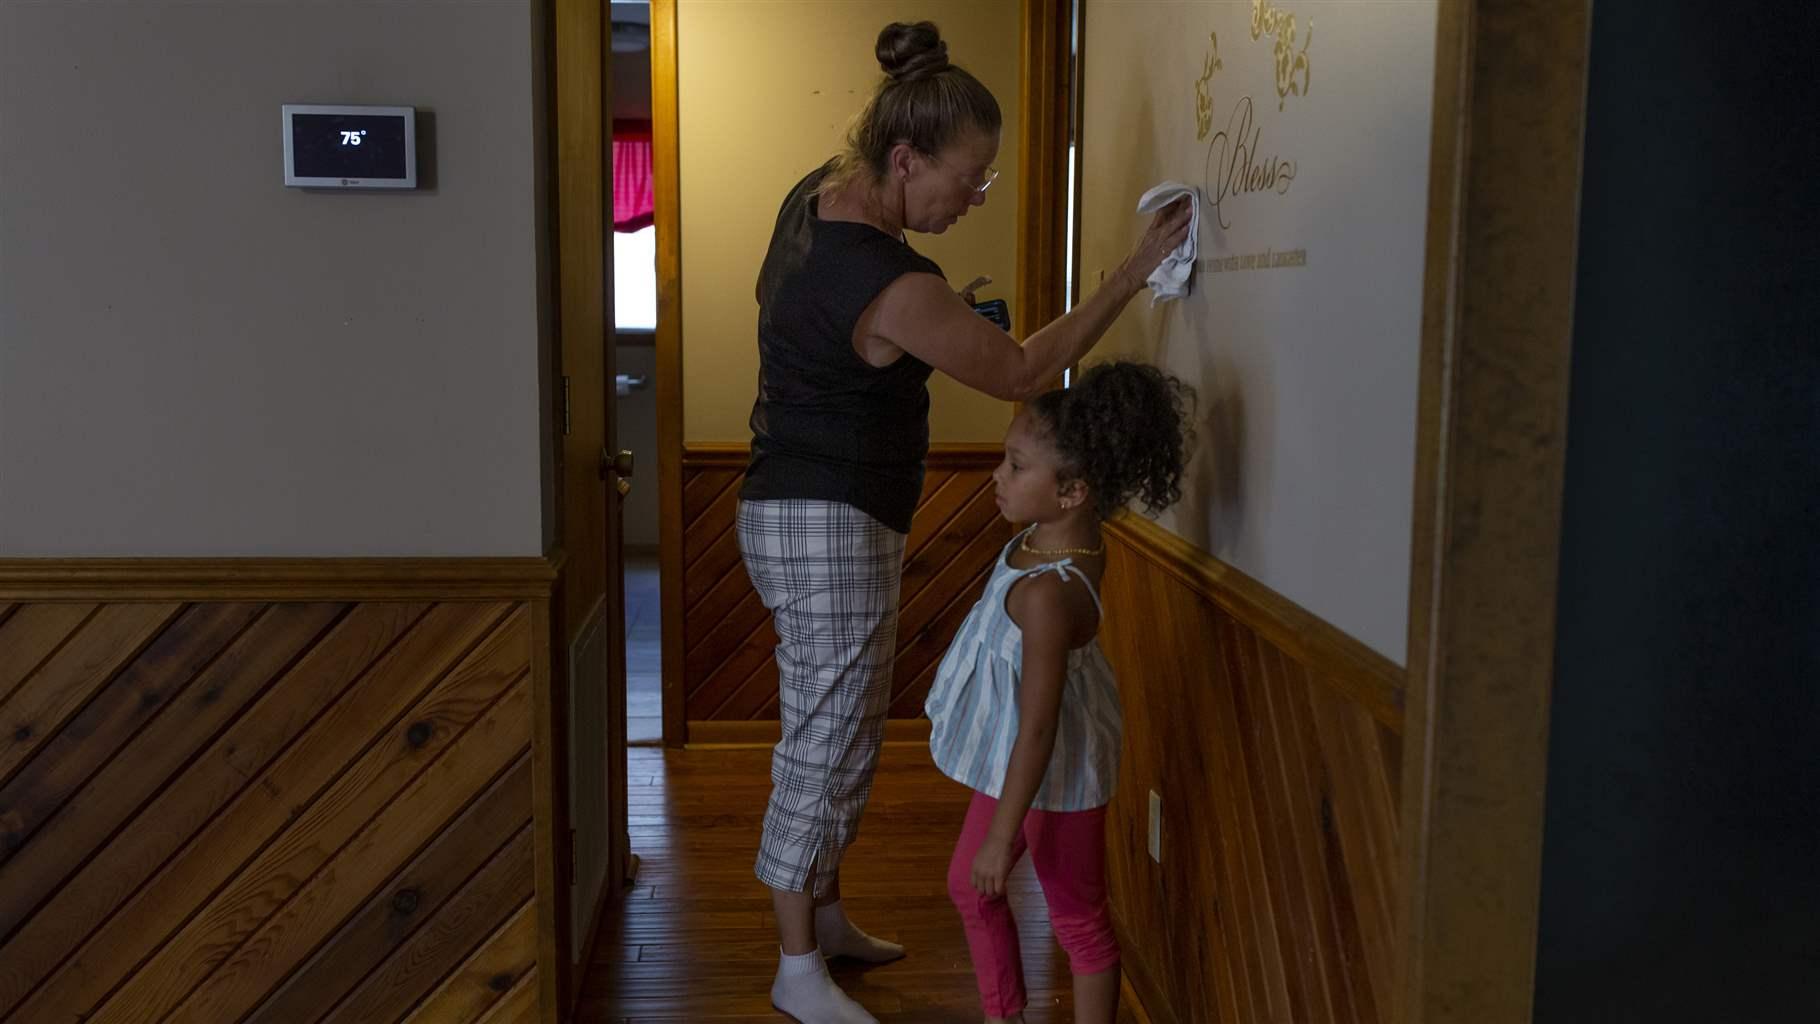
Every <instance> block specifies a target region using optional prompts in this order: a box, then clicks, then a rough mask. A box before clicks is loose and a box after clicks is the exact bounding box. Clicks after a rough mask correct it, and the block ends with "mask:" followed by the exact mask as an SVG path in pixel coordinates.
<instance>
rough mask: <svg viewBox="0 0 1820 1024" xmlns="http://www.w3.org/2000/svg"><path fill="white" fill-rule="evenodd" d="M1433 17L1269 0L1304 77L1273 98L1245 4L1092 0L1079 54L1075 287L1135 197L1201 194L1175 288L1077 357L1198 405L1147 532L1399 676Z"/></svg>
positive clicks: (1110, 246)
mask: <svg viewBox="0 0 1820 1024" xmlns="http://www.w3.org/2000/svg"><path fill="white" fill-rule="evenodd" d="M1436 7H1437V5H1436V4H1435V3H1434V2H1433V0H1423V2H1397V3H1379V2H1371V3H1365V2H1361V3H1344V4H1333V3H1325V4H1313V3H1300V2H1296V0H1289V2H1281V3H1278V4H1276V5H1275V6H1274V7H1272V9H1273V10H1280V11H1287V12H1289V13H1291V14H1294V15H1295V16H1296V17H1298V18H1299V19H1301V20H1300V21H1299V31H1298V34H1297V35H1296V39H1297V45H1296V46H1295V47H1294V50H1295V52H1296V53H1298V54H1301V53H1302V51H1303V50H1304V49H1306V51H1307V52H1306V54H1305V55H1304V56H1306V57H1307V59H1308V61H1309V62H1310V63H1311V65H1312V70H1311V72H1310V73H1309V75H1308V76H1307V78H1306V80H1304V79H1303V78H1302V77H1301V76H1297V77H1296V78H1295V79H1294V83H1295V84H1296V85H1297V91H1295V92H1287V94H1286V95H1285V94H1279V92H1278V82H1279V79H1278V64H1277V56H1276V45H1275V44H1276V41H1277V40H1276V38H1275V37H1273V36H1271V35H1269V34H1265V33H1262V32H1261V33H1260V34H1259V37H1258V38H1256V39H1253V38H1252V35H1251V31H1250V27H1251V11H1252V8H1251V7H1249V6H1248V5H1245V4H1232V3H1225V4H1124V3H1115V2H1111V0H1089V2H1088V4H1087V8H1086V10H1085V12H1084V19H1085V20H1084V26H1085V27H1084V29H1083V33H1084V36H1083V40H1082V43H1081V50H1082V54H1083V60H1082V64H1083V67H1084V68H1085V79H1084V82H1083V88H1082V115H1081V116H1082V122H1083V123H1082V129H1081V140H1082V145H1081V172H1080V173H1081V222H1080V223H1081V235H1080V237H1081V250H1080V251H1081V274H1082V277H1083V278H1084V280H1085V281H1086V282H1087V283H1088V285H1089V287H1091V285H1092V283H1093V282H1095V281H1097V280H1098V279H1099V275H1100V274H1101V273H1102V272H1103V271H1104V270H1105V269H1107V268H1110V267H1112V266H1115V265H1116V263H1117V261H1118V260H1120V259H1122V258H1123V257H1124V255H1125V254H1126V253H1127V252H1128V251H1129V249H1130V246H1131V244H1132V242H1133V241H1134V240H1135V239H1136V238H1137V237H1138V235H1139V233H1140V232H1141V230H1142V227H1143V223H1144V221H1143V218H1140V217H1138V216H1136V215H1135V214H1134V213H1133V209H1134V206H1135V203H1136V200H1137V198H1138V196H1140V195H1141V194H1142V193H1143V192H1144V190H1145V189H1147V188H1149V187H1150V186H1151V185H1154V184H1156V183H1157V182H1159V181H1164V180H1176V181H1181V182H1184V183H1188V184H1191V185H1194V186H1197V187H1198V188H1200V189H1201V191H1202V195H1203V197H1204V199H1205V201H1204V203H1203V205H1202V207H1201V219H1200V233H1199V239H1200V248H1199V262H1198V263H1197V266H1196V268H1195V275H1194V280H1193V291H1192V293H1191V294H1190V295H1189V296H1187V297H1186V298H1184V299H1182V300H1180V301H1176V302H1171V303H1167V304H1165V305H1162V306H1158V307H1155V308H1152V307H1151V306H1150V304H1149V301H1148V299H1145V298H1139V299H1138V300H1137V301H1136V302H1134V303H1132V305H1131V307H1130V308H1129V309H1127V310H1126V311H1125V314H1124V315H1123V316H1122V317H1120V318H1119V320H1118V322H1117V323H1115V324H1114V325H1113V328H1112V330H1110V331H1109V332H1108V333H1107V335H1106V339H1105V341H1104V342H1103V343H1102V344H1101V345H1100V347H1099V349H1098V350H1097V351H1096V352H1095V353H1094V355H1093V357H1092V358H1091V359H1090V360H1089V362H1091V361H1093V360H1097V359H1103V358H1107V357H1111V356H1127V357H1135V358H1139V359H1145V360H1149V361H1152V362H1155V363H1157V364H1159V365H1161V366H1163V367H1164V368H1166V369H1168V370H1170V371H1171V372H1173V373H1175V374H1177V375H1179V376H1181V377H1182V378H1184V379H1185V380H1187V381H1188V382H1189V383H1190V384H1193V385H1194V386H1195V387H1196V388H1198V389H1199V392H1200V416H1201V419H1200V422H1199V423H1198V424H1197V427H1198V432H1199V435H1200V440H1201V444H1200V447H1199V451H1198V454H1197V457H1196V458H1195V460H1194V461H1193V462H1192V463H1191V464H1190V466H1189V469H1188V474H1187V479H1186V480H1184V481H1183V491H1184V494H1183V500H1182V501H1181V503H1180V504H1178V505H1176V506H1175V507H1173V508H1171V509H1169V510H1168V511H1167V512H1165V513H1163V515H1162V516H1161V517H1160V520H1159V521H1160V522H1161V523H1162V524H1163V525H1164V526H1166V527H1167V528H1169V529H1170V530H1172V531H1174V532H1175V533H1177V534H1178V535H1180V536H1182V537H1183V538H1185V539H1187V540H1189V541H1191V542H1193V543H1194V544H1196V545H1198V546H1200V547H1201V548H1203V549H1205V550H1207V551H1210V552H1212V553H1213V554H1215V555H1217V556H1219V557H1220V558H1221V559H1224V560H1225V561H1227V562H1229V563H1231V564H1232V565H1234V566H1237V567H1238V568H1239V569H1242V570H1244V572H1246V573H1247V574H1249V575H1250V576H1251V577H1253V578H1254V579H1257V580H1259V581H1261V582H1263V583H1264V584H1265V585H1267V586H1269V587H1270V588H1271V589H1272V590H1275V591H1276V592H1277V593H1279V594H1281V595H1283V596H1284V597H1287V598H1289V599H1290V600H1292V601H1294V602H1296V603H1297V604H1299V605H1301V606H1302V607H1304V608H1306V609H1308V610H1309V611H1311V612H1313V613H1315V614H1316V615H1319V616H1320V617H1321V618H1323V619H1325V620H1327V621H1328V622H1330V623H1332V624H1333V625H1335V626H1337V627H1339V628H1340V629H1342V630H1345V631H1346V632H1347V633H1349V634H1351V635H1352V636H1354V637H1356V638H1358V639H1359V640H1361V641H1363V642H1365V643H1366V644H1368V645H1370V646H1371V647H1372V648H1373V649H1375V650H1376V651H1378V652H1379V653H1380V654H1383V655H1384V656H1385V657H1387V658H1390V659H1392V660H1393V661H1397V662H1401V661H1403V657H1404V648H1405V646H1406V640H1405V632H1406V630H1407V626H1408V615H1407V611H1408V594H1409V551H1410V536H1411V534H1410V530H1411V522H1412V519H1411V516H1412V501H1413V495H1414V481H1415V434H1416V376H1417V369H1418V367H1417V362H1418V357H1419V355H1420V351H1421V327H1422V267H1423V245H1424V237H1425V236H1424V227H1425V224H1426V222H1427V215H1428V184H1427V182H1428V140H1429V120H1430V115H1429V111H1430V107H1431V102H1432V93H1433V89H1434V81H1433V79H1434V50H1435V18H1436ZM1317 22H1318V28H1311V27H1310V26H1311V24H1313V23H1317ZM1278 31H1279V32H1284V33H1286V32H1287V29H1286V28H1279V30H1278ZM1216 38H1217V59H1218V65H1217V67H1213V69H1212V70H1211V72H1209V70H1208V69H1209V68H1210V67H1212V63H1213V60H1214V58H1215V56H1216V43H1215V39H1216ZM1303 84H1307V86H1308V88H1307V90H1306V91H1302V90H1301V88H1300V86H1301V85H1303ZM1203 103H1206V104H1207V106H1205V107H1203V106H1202V105H1201V104H1203ZM1234 140H1238V141H1237V142H1235V141H1234ZM1266 168H1268V169H1271V170H1272V171H1273V172H1275V173H1276V175H1277V177H1275V178H1273V179H1272V180H1273V182H1274V184H1273V185H1264V184H1260V183H1259V182H1260V179H1261V176H1262V175H1263V174H1264V173H1265V169H1266ZM1248 175H1249V176H1250V178H1249V181H1248V178H1247V176H1248ZM1216 203H1217V205H1216ZM1260 254H1269V258H1268V259H1267V260H1264V261H1263V264H1264V265H1263V268H1262V269H1259V268H1258V266H1257V264H1258V262H1259V261H1258V260H1257V259H1256V257H1258V256H1259V255H1260Z"/></svg>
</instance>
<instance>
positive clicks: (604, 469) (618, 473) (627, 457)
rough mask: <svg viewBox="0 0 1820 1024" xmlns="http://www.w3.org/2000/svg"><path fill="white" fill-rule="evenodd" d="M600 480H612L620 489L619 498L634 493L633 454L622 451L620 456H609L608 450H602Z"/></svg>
mask: <svg viewBox="0 0 1820 1024" xmlns="http://www.w3.org/2000/svg"><path fill="white" fill-rule="evenodd" d="M600 478H601V479H602V480H608V479H611V480H613V481H614V484H613V486H614V487H615V488H616V489H618V491H619V496H620V497H622V498H623V497H625V496H626V495H627V494H630V493H631V492H632V453H631V452H629V451H626V450H625V449H623V448H622V449H620V451H619V454H618V455H608V454H607V450H606V449H605V448H602V449H601V450H600Z"/></svg>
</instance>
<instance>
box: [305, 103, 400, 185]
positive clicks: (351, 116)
mask: <svg viewBox="0 0 1820 1024" xmlns="http://www.w3.org/2000/svg"><path fill="white" fill-rule="evenodd" d="M283 113H284V183H285V184H286V185H291V186H296V187H299V188H416V187H417V109H416V108H415V107H332V106H316V105H310V104H304V103H287V104H285V105H284V108H283Z"/></svg>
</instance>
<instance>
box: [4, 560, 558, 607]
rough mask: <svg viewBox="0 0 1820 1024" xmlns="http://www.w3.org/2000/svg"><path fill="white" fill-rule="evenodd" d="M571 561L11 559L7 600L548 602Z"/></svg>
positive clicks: (7, 564)
mask: <svg viewBox="0 0 1820 1024" xmlns="http://www.w3.org/2000/svg"><path fill="white" fill-rule="evenodd" d="M565 558H566V556H565V555H564V554H563V552H562V550H561V549H560V548H553V549H552V550H551V551H550V553H549V554H548V555H546V556H545V557H543V558H535V557H525V558H5V559H0V600H5V601H325V600H335V601H414V600H425V599H428V600H459V599H472V600H482V599H514V598H515V599H521V600H548V599H549V597H550V588H551V586H552V584H553V583H554V582H555V580H556V577H557V574H558V573H559V572H560V571H561V569H562V566H563V564H564V561H565Z"/></svg>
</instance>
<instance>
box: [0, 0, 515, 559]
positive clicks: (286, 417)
mask: <svg viewBox="0 0 1820 1024" xmlns="http://www.w3.org/2000/svg"><path fill="white" fill-rule="evenodd" d="M541 42H542V40H541V32H540V28H539V26H538V25H537V24H536V23H535V19H534V12H533V11H532V8H531V4H530V2H529V0H490V2H485V3H480V2H476V3H436V4H376V3H362V4H339V3H338V4H325V3H320V2H315V0H288V2H286V0H272V2H261V3H252V2H237V3H205V4H189V3H184V4H179V3H138V4H124V3H120V4H114V3H109V4H75V3H43V4H38V3H23V4H21V3H13V2H6V3H0V125H4V130H0V556H17V555H27V556H81V555H169V556H178V555H198V556H212V555H221V556H234V555H304V556H318V555H320V556H338V555H538V554H541V553H542V552H543V550H544V543H545V533H546V529H547V525H548V524H547V521H546V519H547V517H546V511H547V510H546V507H545V503H544V502H543V500H542V492H543V488H544V486H545V485H546V482H545V480H544V479H542V477H543V473H541V472H540V467H547V461H546V460H547V456H548V445H547V443H546V442H547V440H548V439H547V436H546V432H545V430H544V429H543V428H542V417H541V416H540V413H539V406H540V402H539V391H540V384H539V376H538V365H539V356H540V352H539V335H540V322H539V275H540V273H541V272H542V271H543V269H544V268H543V267H542V266H541V265H540V262H539V258H540V253H541V244H540V241H539V237H540V230H541V229H540V223H539V222H540V217H541V209H542V205H541V195H542V193H541V191H540V186H539V181H540V177H539V171H538V163H539V154H540V152H541V144H540V142H539V138H538V135H539V133H538V130H537V109H538V99H537V90H538V89H539V87H540V83H541V73H540V71H539V64H540V62H541V58H540V57H539V53H540V49H539V48H540V46H541ZM288 102H304V103H308V102H318V103H396V104H408V105H414V106H416V107H418V108H419V110H420V111H427V112H430V113H432V114H433V116H434V145H433V147H431V148H432V149H433V152H432V153H431V154H430V156H431V157H432V162H433V165H434V187H432V188H426V189H422V190H419V191H417V192H413V193H405V194H373V193H367V194H350V193H339V194H338V193H325V192H304V191H301V190H298V189H287V188H285V187H284V184H283V176H282V173H281V172H282V162H283V161H282V148H281V133H280V129H279V106H280V104H283V103H288ZM422 148H423V144H422V141H421V140H420V150H421V149H422Z"/></svg>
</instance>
